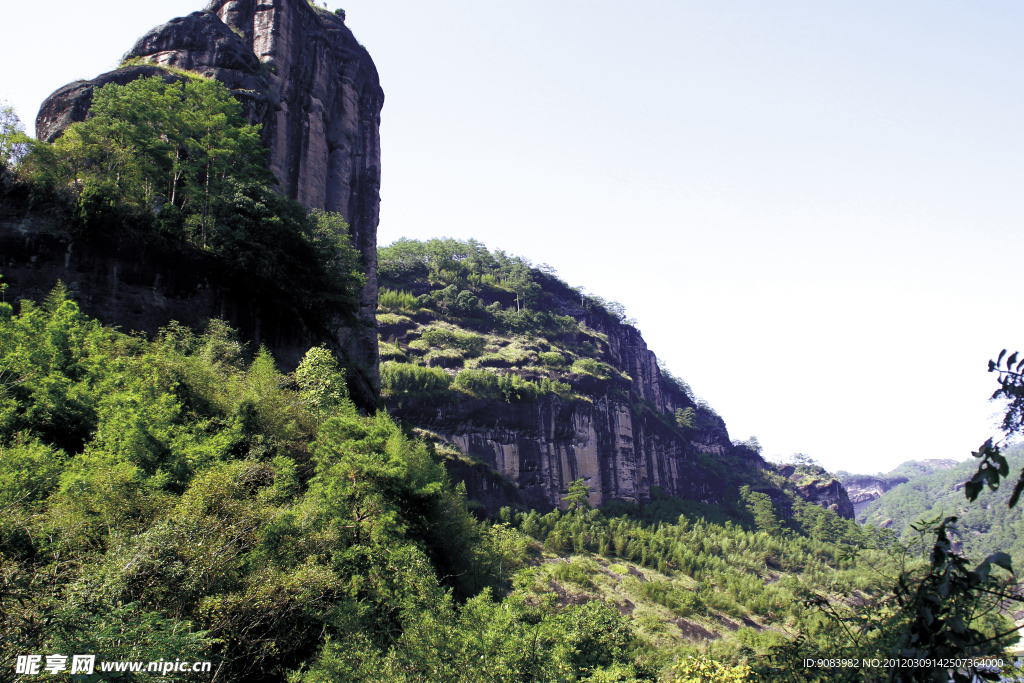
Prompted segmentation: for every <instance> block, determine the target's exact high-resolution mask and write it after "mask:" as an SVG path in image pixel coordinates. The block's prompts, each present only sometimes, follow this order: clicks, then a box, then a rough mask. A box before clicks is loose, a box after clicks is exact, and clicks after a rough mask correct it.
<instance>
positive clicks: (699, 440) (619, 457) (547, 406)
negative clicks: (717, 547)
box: [389, 320, 763, 513]
mask: <svg viewBox="0 0 1024 683" xmlns="http://www.w3.org/2000/svg"><path fill="white" fill-rule="evenodd" d="M590 322H591V327H592V328H593V329H597V330H598V331H599V332H603V333H604V334H606V335H607V339H608V343H607V348H606V349H605V351H606V354H605V356H604V358H605V360H606V361H607V362H609V363H610V364H613V365H614V366H615V367H617V368H619V369H620V370H623V371H624V372H626V374H628V375H629V376H630V377H631V378H632V381H631V383H626V382H624V381H622V380H619V381H618V382H616V381H614V380H613V381H607V382H604V381H597V380H594V381H592V382H591V383H590V385H586V384H584V385H583V386H581V387H579V389H580V390H581V391H583V392H584V393H585V394H586V395H587V396H588V397H590V398H591V401H592V402H586V401H578V400H576V401H565V400H562V399H559V398H558V397H557V396H553V395H549V396H546V397H544V398H542V399H541V400H538V401H536V402H524V403H504V402H500V401H494V400H489V401H482V400H463V401H460V402H458V403H452V404H444V405H441V406H437V405H434V404H417V403H416V402H414V401H408V400H405V401H403V402H402V404H401V405H397V404H396V405H391V406H389V411H390V412H392V413H393V414H395V415H396V416H398V417H400V418H402V419H404V420H407V421H408V422H411V423H412V424H415V425H417V426H418V427H422V428H424V429H427V430H429V431H432V432H434V433H435V434H437V435H438V436H439V437H440V438H441V439H443V440H444V441H447V442H450V443H452V444H454V445H456V446H458V447H459V449H460V450H462V451H463V452H464V453H468V454H470V455H472V456H473V457H475V458H477V459H478V460H480V461H482V462H483V463H484V467H483V468H477V469H475V470H474V469H472V468H467V467H465V466H464V465H460V464H458V463H455V465H456V466H455V467H454V470H453V472H452V474H453V478H454V479H455V480H457V481H465V483H466V487H467V492H468V494H469V496H470V498H475V499H477V500H479V501H481V502H483V503H484V505H485V506H486V507H487V509H488V512H491V513H493V512H495V511H496V510H497V508H499V507H501V506H502V505H507V504H509V503H510V502H513V503H518V504H520V505H523V506H525V507H527V508H536V509H538V510H550V509H553V508H555V507H559V506H562V507H564V503H562V502H561V499H562V498H563V497H564V496H565V495H566V494H567V492H568V488H569V484H570V483H571V482H573V481H575V480H577V479H580V478H582V479H583V480H584V481H585V482H586V483H587V485H588V486H589V487H590V489H591V494H590V503H591V505H594V506H597V505H601V504H603V503H606V502H608V501H611V500H621V501H625V502H634V503H646V502H649V501H650V500H651V497H652V496H651V493H652V491H651V490H652V488H654V487H660V488H661V489H662V490H663V491H664V493H666V494H669V495H677V496H682V497H685V498H690V499H694V500H701V501H704V502H707V503H721V502H724V501H725V500H727V499H729V498H730V497H733V496H735V491H733V490H732V489H731V488H730V487H729V486H727V485H725V484H724V482H723V481H721V479H720V478H719V477H716V476H714V475H713V474H711V473H709V472H707V471H706V470H704V469H702V468H701V467H700V466H699V465H698V464H697V462H696V459H697V458H698V456H699V454H705V455H706V456H709V457H711V458H718V459H721V458H724V457H725V456H726V455H729V454H731V453H732V451H733V447H732V445H731V443H730V441H729V435H728V432H727V431H726V428H725V424H724V423H723V422H722V421H721V419H720V418H717V416H714V417H709V418H708V419H707V420H706V422H705V423H704V424H703V426H701V427H700V428H699V429H697V430H695V431H693V432H691V433H690V436H691V438H689V439H683V438H681V437H680V435H679V432H678V430H674V429H672V428H670V427H668V426H667V425H666V424H665V423H664V422H662V421H661V420H659V419H658V418H657V417H656V416H654V415H653V414H652V413H651V412H650V411H643V410H639V411H638V410H637V408H636V405H634V404H632V403H631V402H630V400H629V399H628V392H629V390H630V389H632V390H633V392H634V395H636V396H640V397H641V398H644V399H646V400H648V401H651V402H653V403H654V404H655V405H656V406H657V408H658V411H659V412H661V413H663V414H666V415H674V413H675V410H676V408H685V407H690V406H692V405H693V403H692V402H691V401H690V400H689V399H688V398H686V397H685V396H683V395H681V394H679V392H678V391H673V390H672V388H670V387H667V386H665V384H664V383H663V382H662V380H661V373H660V370H659V368H658V365H657V358H656V357H655V355H654V353H652V352H651V351H649V350H648V348H647V344H646V342H645V341H644V339H643V337H642V336H641V335H640V333H639V332H638V331H637V330H636V329H635V328H633V327H630V326H628V325H620V324H617V323H608V322H607V321H606V322H604V323H602V322H601V321H600V320H596V321H595V320H591V321H590ZM620 384H621V386H620ZM673 419H674V418H673ZM740 459H741V460H744V461H745V458H743V457H742V456H741V458H740ZM754 459H755V460H756V461H757V462H756V463H754V462H751V463H747V464H751V465H752V466H755V467H757V466H760V465H763V461H760V458H756V457H755V458H754ZM488 469H489V470H491V472H492V474H493V475H494V476H490V477H489V476H487V472H486V470H488ZM495 477H497V478H499V479H501V480H503V481H504V482H505V483H506V484H508V485H511V487H512V490H513V491H517V493H516V494H515V495H514V496H511V497H510V494H509V493H508V492H507V489H508V486H504V487H503V486H501V485H500V483H495Z"/></svg>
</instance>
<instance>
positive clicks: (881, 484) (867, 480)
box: [843, 475, 909, 519]
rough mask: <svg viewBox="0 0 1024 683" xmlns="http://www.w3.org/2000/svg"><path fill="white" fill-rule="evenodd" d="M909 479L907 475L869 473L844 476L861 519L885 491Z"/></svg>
mask: <svg viewBox="0 0 1024 683" xmlns="http://www.w3.org/2000/svg"><path fill="white" fill-rule="evenodd" d="M907 481H909V480H908V479H907V478H906V477H892V478H881V477H872V476H868V475H853V476H850V477H844V478H843V486H844V487H846V492H847V493H848V494H849V495H850V502H851V503H853V511H854V515H855V516H856V517H857V518H858V519H859V518H860V516H861V513H862V512H863V511H864V510H866V509H867V507H868V506H869V505H871V502H872V501H874V500H875V499H877V498H879V497H881V495H882V494H883V493H885V492H886V491H888V490H890V489H894V488H896V487H897V486H899V485H900V484H905V483H906V482H907Z"/></svg>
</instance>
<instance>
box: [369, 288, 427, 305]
mask: <svg viewBox="0 0 1024 683" xmlns="http://www.w3.org/2000/svg"><path fill="white" fill-rule="evenodd" d="M377 305H378V306H380V307H381V308H387V309H390V310H396V311H401V310H405V311H415V310H416V309H418V308H419V305H418V300H417V298H416V297H415V296H413V295H412V294H409V293H408V292H406V291H404V290H400V289H399V290H395V289H388V288H387V287H381V289H380V291H379V292H378V293H377Z"/></svg>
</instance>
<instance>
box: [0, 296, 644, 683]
mask: <svg viewBox="0 0 1024 683" xmlns="http://www.w3.org/2000/svg"><path fill="white" fill-rule="evenodd" d="M0 359H2V360H0V369H2V374H0V380H2V384H0V387H2V393H0V487H2V488H0V505H2V506H3V510H4V514H3V515H2V517H0V519H2V522H0V551H2V558H3V566H2V577H3V578H2V580H3V587H4V590H3V592H2V594H0V599H2V612H0V614H2V617H3V623H2V638H3V643H4V650H5V651H6V652H9V653H14V652H25V651H28V652H33V651H45V652H63V651H65V650H69V649H71V650H74V651H76V652H79V651H95V652H98V653H102V654H103V657H105V658H106V659H156V658H159V657H161V656H163V657H167V656H171V657H181V658H191V659H211V658H212V659H214V660H216V661H217V665H218V667H222V668H221V671H220V674H219V680H237V681H241V680H246V681H252V680H281V679H282V678H283V677H284V676H285V674H286V673H288V672H292V674H291V675H292V677H293V680H321V679H324V680H327V679H330V680H338V679H339V677H341V678H342V679H345V680H445V675H446V674H444V673H443V672H445V671H449V672H455V673H452V674H451V675H458V676H462V675H464V674H465V672H466V671H467V670H468V671H472V670H475V668H479V667H481V666H487V667H492V666H499V665H500V666H505V667H507V668H508V670H509V671H517V672H525V671H536V672H538V676H540V672H548V671H550V672H555V671H560V672H563V674H564V675H565V676H567V677H570V679H575V678H585V677H586V676H587V675H589V672H593V671H596V670H599V669H601V668H606V667H610V666H624V667H627V668H628V667H629V666H632V665H631V664H630V663H629V662H631V661H632V658H633V656H634V650H635V637H634V636H633V635H631V632H630V631H629V629H628V628H627V626H626V625H625V624H624V622H623V620H622V619H621V618H620V617H619V615H618V613H617V612H616V611H615V610H614V609H611V608H609V607H606V606H602V605H601V604H593V605H582V606H578V607H574V608H571V609H568V610H555V609H553V608H552V607H551V605H548V604H544V603H541V604H532V603H529V602H526V601H524V600H522V599H520V598H516V597H515V596H514V595H513V596H511V597H510V598H506V600H505V601H504V602H501V603H500V604H499V603H496V602H494V600H493V599H492V596H495V595H497V593H492V592H491V588H492V587H493V588H495V589H498V588H500V587H501V586H502V585H503V584H504V581H505V580H507V579H508V577H509V575H510V571H511V570H512V569H514V568H515V567H516V566H517V565H518V564H519V563H521V562H522V561H523V559H524V553H525V548H524V546H525V541H524V539H523V538H522V537H521V536H520V535H518V534H517V533H516V532H513V531H510V530H508V529H506V528H505V527H503V526H500V525H499V526H494V527H492V526H489V525H487V524H480V523H478V522H477V521H475V520H474V519H473V518H472V517H471V516H470V515H469V514H468V512H467V511H466V506H465V501H464V497H463V496H462V495H461V494H460V492H459V491H458V490H455V489H453V488H452V487H451V486H450V485H449V483H448V481H447V477H446V475H445V471H444V468H443V467H442V466H441V464H440V459H439V458H438V457H437V456H436V455H435V454H434V453H433V451H432V449H431V448H430V446H429V445H428V444H426V443H423V442H419V441H415V440H413V439H410V438H409V437H408V435H406V434H405V433H403V432H402V430H401V429H399V428H398V427H397V426H396V425H395V423H394V422H393V421H392V420H390V419H389V418H388V417H387V415H385V414H384V413H380V414H378V415H377V416H376V417H361V416H359V415H358V413H357V412H356V411H355V409H354V408H353V406H352V404H351V403H350V402H349V401H348V399H347V397H346V393H345V384H344V378H343V376H342V372H341V370H340V369H339V368H338V367H337V365H336V364H335V362H334V361H333V359H332V358H331V357H330V355H329V354H327V353H325V352H324V351H323V350H322V349H316V348H314V349H311V350H310V352H309V353H308V354H307V356H306V359H305V360H304V361H303V363H302V364H301V365H300V366H299V368H298V369H297V370H296V372H295V373H294V374H293V375H288V376H285V375H282V374H280V373H279V372H278V371H277V370H276V368H275V366H274V362H273V359H272V358H271V356H270V354H269V353H268V352H267V351H266V350H260V351H259V352H258V353H257V354H256V355H255V357H252V358H251V359H249V358H247V356H246V350H245V348H244V347H243V346H242V345H240V344H239V343H238V341H237V340H236V339H235V338H234V336H233V335H232V333H231V331H230V330H227V329H225V328H224V327H223V326H222V325H220V324H215V323H214V324H211V328H210V329H209V330H208V331H207V332H205V333H204V334H202V335H194V334H193V333H191V332H189V331H188V330H184V329H181V328H180V327H174V326H172V327H170V328H168V329H166V330H165V331H164V332H163V333H162V334H161V335H160V336H159V337H158V338H157V339H155V340H153V341H146V340H144V339H141V338H139V337H133V336H127V335H124V334H121V333H118V332H116V331H113V330H111V329H108V328H104V327H102V326H100V325H99V324H98V323H96V322H95V321H92V320H89V319H88V318H86V317H85V316H83V315H82V314H81V313H80V312H79V311H78V307H77V306H76V305H75V303H74V302H73V301H71V300H69V299H68V298H67V296H66V294H65V292H64V291H63V290H62V289H60V288H58V289H57V290H55V291H54V293H53V294H52V295H51V296H50V298H49V299H48V300H47V301H46V302H45V304H44V305H42V306H34V305H32V304H31V303H30V302H22V310H21V312H20V314H17V315H15V314H14V313H13V311H12V307H11V306H10V305H9V304H3V305H0ZM442 577H444V578H442ZM470 597H472V598H473V599H472V600H470V601H469V602H467V603H465V604H464V605H462V606H461V607H459V608H458V609H456V604H457V602H458V601H462V600H465V599H467V598H470ZM516 628H519V629H522V630H523V631H529V633H530V636H531V638H533V639H534V642H535V643H536V646H535V648H534V650H533V651H532V652H524V651H522V650H521V649H520V648H519V646H518V641H511V642H508V641H506V638H508V637H509V636H510V634H511V633H512V632H513V631H514V629H516ZM481 629H483V631H484V632H485V633H490V635H489V636H483V635H482V633H481ZM538 629H540V630H539V631H538ZM458 633H462V634H463V635H462V636H458V635H457V634H458ZM439 639H443V640H444V642H445V644H446V647H447V649H445V650H443V651H441V650H439V649H438V647H437V646H438V643H439ZM385 672H386V673H385ZM519 675H520V674H519V673H517V674H516V676H519ZM523 675H524V676H525V675H526V674H523ZM543 678H544V679H545V680H546V679H547V678H548V676H547V674H545V675H544V677H543ZM459 680H479V679H474V678H472V677H470V678H468V679H465V678H460V679H459ZM513 680H518V679H513Z"/></svg>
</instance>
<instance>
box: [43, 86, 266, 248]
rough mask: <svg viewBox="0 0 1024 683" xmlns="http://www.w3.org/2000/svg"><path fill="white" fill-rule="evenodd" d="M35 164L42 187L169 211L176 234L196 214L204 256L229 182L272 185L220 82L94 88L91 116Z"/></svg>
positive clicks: (251, 134)
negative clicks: (213, 214) (216, 201)
mask: <svg viewBox="0 0 1024 683" xmlns="http://www.w3.org/2000/svg"><path fill="white" fill-rule="evenodd" d="M29 156H30V159H29V161H30V163H29V171H30V177H32V178H33V179H34V180H36V181H38V182H42V183H44V184H49V185H52V186H55V187H58V188H69V189H71V190H72V191H73V192H75V193H76V194H77V195H79V196H82V195H86V194H89V193H90V192H91V193H92V194H96V193H97V192H98V193H101V194H102V195H104V196H109V197H110V201H112V202H114V203H116V204H123V205H127V206H130V207H133V208H134V209H136V210H140V211H145V212H150V211H154V210H156V209H157V208H159V207H164V210H161V213H162V214H163V216H164V219H165V220H164V223H165V224H168V225H172V226H173V227H174V228H176V229H177V230H178V231H179V232H180V231H181V230H183V229H184V228H183V226H184V225H185V224H187V223H188V221H186V220H185V217H184V216H186V215H192V216H195V220H194V221H192V223H193V224H195V226H196V227H197V228H198V233H199V234H198V235H197V236H195V241H196V242H197V243H199V244H200V245H201V246H203V247H204V248H205V245H206V237H207V234H208V232H209V230H208V228H209V225H208V223H209V220H208V219H209V214H210V210H211V202H212V201H213V198H214V197H216V196H218V195H219V194H221V193H223V191H224V188H225V187H227V186H229V185H231V184H232V183H236V182H239V181H243V180H258V181H261V182H266V181H269V180H270V178H271V176H270V173H269V171H267V170H266V168H265V166H264V163H265V156H266V150H265V149H264V148H263V146H262V143H261V141H260V136H259V126H250V125H248V123H246V121H245V118H244V116H243V111H242V105H241V104H240V103H239V102H238V101H237V100H235V99H234V97H233V96H232V95H231V92H230V91H229V90H228V89H227V87H226V86H225V85H224V84H223V83H221V82H220V81H217V80H215V79H209V78H203V77H200V76H198V75H189V76H186V77H184V78H183V79H182V80H178V81H175V82H172V83H165V82H164V80H163V79H162V78H160V77H159V76H154V77H152V78H140V79H137V80H135V81H132V82H130V83H128V84H126V85H123V86H122V85H118V84H116V83H109V84H107V85H105V86H103V87H101V88H98V89H97V90H96V91H95V94H94V96H93V102H92V106H91V107H90V109H89V118H87V119H86V120H85V121H81V122H78V123H74V124H72V125H71V126H69V127H68V128H67V129H66V130H65V131H64V134H63V135H62V136H61V137H59V138H58V139H57V140H56V141H55V142H54V143H53V145H46V144H42V143H36V144H34V145H33V146H32V150H31V152H30V155H29ZM179 214H183V215H179ZM179 236H185V235H179Z"/></svg>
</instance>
